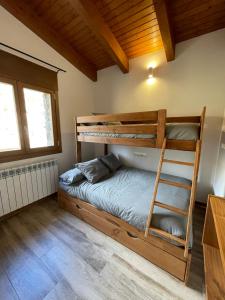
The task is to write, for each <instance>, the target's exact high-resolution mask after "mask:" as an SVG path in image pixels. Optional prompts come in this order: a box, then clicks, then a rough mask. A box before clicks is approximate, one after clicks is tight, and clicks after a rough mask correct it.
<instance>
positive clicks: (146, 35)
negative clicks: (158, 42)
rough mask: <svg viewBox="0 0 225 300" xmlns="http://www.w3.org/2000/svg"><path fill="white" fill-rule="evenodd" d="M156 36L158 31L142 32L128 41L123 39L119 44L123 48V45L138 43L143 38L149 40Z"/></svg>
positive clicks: (158, 33)
mask: <svg viewBox="0 0 225 300" xmlns="http://www.w3.org/2000/svg"><path fill="white" fill-rule="evenodd" d="M158 35H160V31H159V30H155V31H153V32H152V31H151V30H144V31H141V32H140V33H139V34H135V35H133V36H132V37H130V38H129V39H123V40H122V41H121V42H120V44H121V46H123V45H126V44H129V43H132V42H135V41H137V42H138V41H139V42H140V41H141V40H142V39H144V38H148V39H151V38H153V37H156V36H158Z"/></svg>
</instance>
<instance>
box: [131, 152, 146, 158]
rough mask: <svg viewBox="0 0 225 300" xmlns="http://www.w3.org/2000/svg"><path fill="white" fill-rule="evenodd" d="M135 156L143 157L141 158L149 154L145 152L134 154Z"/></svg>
mask: <svg viewBox="0 0 225 300" xmlns="http://www.w3.org/2000/svg"><path fill="white" fill-rule="evenodd" d="M134 155H135V156H141V157H145V156H146V155H147V154H146V153H144V152H134Z"/></svg>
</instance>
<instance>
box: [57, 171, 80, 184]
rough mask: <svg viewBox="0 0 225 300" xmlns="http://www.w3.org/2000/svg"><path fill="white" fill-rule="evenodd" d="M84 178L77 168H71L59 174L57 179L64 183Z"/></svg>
mask: <svg viewBox="0 0 225 300" xmlns="http://www.w3.org/2000/svg"><path fill="white" fill-rule="evenodd" d="M82 179H84V175H83V174H82V172H81V171H80V170H79V169H78V168H74V169H71V170H69V171H67V172H65V173H63V174H61V175H60V176H59V180H60V181H61V182H62V183H63V184H66V185H70V184H72V183H75V182H79V181H81V180H82Z"/></svg>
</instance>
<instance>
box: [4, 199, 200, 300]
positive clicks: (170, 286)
mask: <svg viewBox="0 0 225 300" xmlns="http://www.w3.org/2000/svg"><path fill="white" fill-rule="evenodd" d="M203 217H204V214H203V211H201V210H200V209H196V214H195V218H194V228H195V229H194V237H195V246H194V249H193V259H192V266H191V274H190V282H189V286H190V287H187V286H185V285H184V284H183V283H181V282H180V281H178V280H177V279H175V278H173V277H172V276H170V275H169V274H167V273H166V272H164V271H162V270H161V269H159V268H157V267H156V266H154V265H153V264H151V263H149V262H148V261H147V260H145V259H144V258H142V257H140V256H139V255H137V254H135V253H134V252H132V251H130V250H129V249H127V248H125V247H124V246H122V245H120V244H119V243H117V242H116V241H114V240H112V239H111V238H109V237H107V236H105V235H104V234H103V233H100V232H98V231H97V230H95V229H94V228H92V227H91V226H89V225H87V224H85V223H83V222H82V221H80V220H79V219H77V218H75V217H74V216H72V215H70V214H69V213H67V212H65V211H63V210H61V209H59V208H58V207H57V202H56V201H55V199H49V200H46V201H45V202H41V203H38V204H35V205H34V206H32V207H29V208H27V209H26V210H24V211H23V212H20V213H19V214H18V215H16V216H13V217H11V218H10V219H8V220H6V221H3V222H2V223H0V299H1V300H8V299H22V300H30V299H32V300H35V299H45V300H53V299H58V300H64V299H67V300H73V299H91V300H95V299H129V300H132V299H135V300H137V299H144V300H146V299H153V300H159V299H166V300H167V299H191V300H194V299H204V292H203V290H204V286H203V262H202V249H201V246H200V242H201V231H202V224H203Z"/></svg>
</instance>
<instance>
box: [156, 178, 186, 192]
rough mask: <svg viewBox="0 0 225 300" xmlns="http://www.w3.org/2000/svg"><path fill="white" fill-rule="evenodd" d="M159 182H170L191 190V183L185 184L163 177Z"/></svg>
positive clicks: (169, 183)
mask: <svg viewBox="0 0 225 300" xmlns="http://www.w3.org/2000/svg"><path fill="white" fill-rule="evenodd" d="M159 182H160V183H164V184H168V185H172V186H177V187H180V188H183V189H186V190H191V185H188V184H184V183H181V182H175V181H170V180H167V179H161V178H160V179H159Z"/></svg>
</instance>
